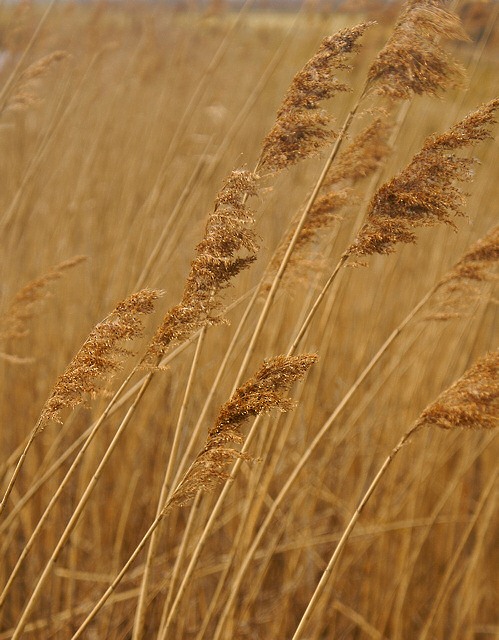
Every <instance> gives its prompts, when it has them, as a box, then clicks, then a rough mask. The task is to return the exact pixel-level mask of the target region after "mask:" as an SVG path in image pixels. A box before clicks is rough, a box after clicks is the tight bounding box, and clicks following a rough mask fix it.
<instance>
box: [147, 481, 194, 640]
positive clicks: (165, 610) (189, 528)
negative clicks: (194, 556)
mask: <svg viewBox="0 0 499 640" xmlns="http://www.w3.org/2000/svg"><path fill="white" fill-rule="evenodd" d="M202 495H203V493H202V491H198V493H197V494H196V497H195V498H194V502H193V503H192V507H191V512H190V514H189V519H188V520H187V524H186V526H185V531H184V535H183V536H182V542H181V544H180V548H179V550H178V551H177V553H176V555H175V564H174V566H173V570H172V574H171V576H170V584H169V586H168V594H167V596H166V600H165V604H164V606H163V611H162V614H161V621H160V623H159V630H158V640H163V638H164V636H163V634H162V629H163V627H164V625H165V622H166V616H167V613H168V609H169V607H170V603H171V601H172V598H173V590H174V588H175V584H176V582H177V578H178V574H179V571H180V567H181V565H182V562H183V561H184V558H185V554H186V551H187V541H188V540H189V537H190V534H191V531H192V526H193V524H194V522H195V517H196V515H197V510H198V506H199V503H200V501H201V496H202Z"/></svg>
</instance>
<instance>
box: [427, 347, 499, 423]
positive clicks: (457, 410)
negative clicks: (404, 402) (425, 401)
mask: <svg viewBox="0 0 499 640" xmlns="http://www.w3.org/2000/svg"><path fill="white" fill-rule="evenodd" d="M432 426H435V427H440V428H441V429H455V428H457V427H460V428H463V429H493V428H495V427H497V426H499V351H493V352H491V353H488V354H487V355H486V356H484V357H483V358H481V359H480V360H478V362H477V363H476V364H475V365H473V366H472V367H471V368H470V369H468V371H466V373H465V374H464V375H463V376H462V377H461V378H459V380H457V382H455V383H454V384H453V385H452V386H450V387H449V388H448V389H446V390H445V391H444V392H443V393H441V394H440V395H439V396H438V398H437V399H436V400H435V402H433V403H432V404H430V405H429V406H428V407H427V408H426V409H425V410H424V411H423V413H422V414H421V415H420V417H419V419H418V420H417V422H416V428H422V427H432Z"/></svg>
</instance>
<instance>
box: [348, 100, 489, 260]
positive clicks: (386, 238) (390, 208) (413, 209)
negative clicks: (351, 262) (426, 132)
mask: <svg viewBox="0 0 499 640" xmlns="http://www.w3.org/2000/svg"><path fill="white" fill-rule="evenodd" d="M498 107H499V99H497V98H496V99H494V100H491V101H490V102H487V103H485V104H483V105H482V106H481V107H479V108H478V109H477V110H476V111H474V112H472V113H470V114H469V115H467V116H466V117H465V118H464V119H463V120H461V121H460V122H458V123H457V124H455V125H454V126H453V127H451V128H450V129H449V130H448V131H446V132H445V133H442V134H440V135H436V134H435V135H432V136H429V137H428V138H427V139H426V141H425V143H424V145H423V148H422V149H421V151H420V152H419V153H417V154H416V155H415V156H414V157H413V159H412V161H411V163H410V164H409V165H408V166H407V167H406V168H405V169H404V170H403V171H401V172H400V173H399V174H398V175H396V176H395V177H394V178H392V179H391V180H390V181H389V182H387V183H385V184H384V185H383V186H381V187H380V188H379V189H378V190H377V191H376V193H375V194H374V196H373V198H372V200H371V203H370V205H369V210H368V214H367V221H366V223H365V224H364V225H363V226H362V228H361V229H360V231H359V233H358V234H357V237H356V238H355V240H354V242H353V243H352V244H351V245H350V247H349V248H348V249H347V252H346V255H349V256H351V255H353V256H365V255H372V254H374V253H379V254H390V253H393V252H394V251H395V245H396V244H398V243H400V242H402V243H412V244H414V243H415V242H416V235H415V233H414V231H413V229H415V228H417V227H430V226H435V225H438V224H447V225H449V226H451V227H452V228H454V229H455V228H456V225H455V222H454V220H453V218H454V217H455V216H459V215H463V211H462V205H463V203H464V202H465V195H464V193H463V192H462V190H461V189H460V188H459V187H458V186H456V184H455V182H457V181H459V182H469V181H471V179H472V176H473V173H472V168H473V166H474V165H475V164H476V162H477V161H476V159H474V158H460V157H457V156H456V155H454V153H448V152H454V151H456V150H459V149H465V148H467V147H471V146H473V145H474V144H476V143H478V142H480V141H482V140H485V139H487V138H491V134H490V132H489V127H490V126H491V125H492V124H494V123H495V122H496V120H495V119H494V113H495V111H496V109H497V108H498Z"/></svg>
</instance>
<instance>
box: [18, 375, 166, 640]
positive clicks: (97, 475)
mask: <svg viewBox="0 0 499 640" xmlns="http://www.w3.org/2000/svg"><path fill="white" fill-rule="evenodd" d="M153 374H154V372H151V373H149V374H148V375H147V376H146V377H145V379H144V382H143V383H142V386H141V388H140V390H139V392H138V394H137V396H136V398H135V400H134V402H133V404H132V405H131V406H130V407H129V409H128V411H127V413H126V415H125V417H124V419H123V421H122V422H121V424H120V426H119V428H118V430H117V431H116V433H115V435H114V437H113V439H112V441H111V443H110V445H109V446H108V448H107V450H106V452H105V454H104V456H103V457H102V459H101V461H100V463H99V466H98V467H97V469H96V471H95V473H94V475H93V476H92V479H91V480H90V482H89V483H88V485H87V488H86V489H85V491H84V493H83V495H82V497H81V498H80V501H79V502H78V504H77V506H76V508H75V510H74V511H73V514H72V515H71V518H70V520H69V522H68V524H67V525H66V528H65V529H64V532H63V533H62V535H61V537H60V539H59V542H58V543H57V545H56V547H55V549H54V551H53V552H52V555H51V556H50V559H49V561H48V562H47V564H46V566H45V568H44V570H43V572H42V574H41V576H40V578H39V579H38V582H37V583H36V586H35V589H34V591H33V593H32V594H31V597H30V598H29V600H28V602H27V604H26V606H25V608H24V611H23V613H22V615H21V618H20V620H19V622H18V623H17V626H16V628H15V631H14V635H13V636H12V640H18V638H20V637H21V634H22V633H23V630H24V627H25V625H26V623H27V621H28V617H29V615H30V614H31V612H32V610H33V607H34V606H35V604H36V602H37V600H38V598H39V596H40V595H41V592H42V589H43V587H44V585H45V582H46V581H47V578H48V577H49V575H50V573H51V572H52V568H53V567H54V565H55V563H56V562H57V559H58V558H59V555H60V553H61V551H62V549H63V548H64V546H65V544H66V542H67V541H68V539H69V536H70V535H71V532H72V531H73V529H74V527H75V526H76V524H77V522H78V520H79V518H80V515H81V513H82V512H83V509H84V508H85V506H86V504H87V502H88V500H89V499H90V496H91V494H92V491H93V489H94V488H95V485H96V484H97V482H98V480H99V478H100V475H101V473H102V470H103V468H104V466H105V464H106V463H107V461H108V460H109V458H110V457H111V454H112V453H113V451H114V449H115V447H116V445H117V444H118V441H119V439H120V436H121V435H122V433H123V432H124V430H125V428H126V427H127V426H128V423H129V422H130V419H131V417H132V415H133V414H134V412H135V409H136V407H137V405H138V403H139V401H140V399H141V398H142V396H143V394H144V393H145V391H146V389H147V387H148V386H149V383H150V382H151V380H152V378H153Z"/></svg>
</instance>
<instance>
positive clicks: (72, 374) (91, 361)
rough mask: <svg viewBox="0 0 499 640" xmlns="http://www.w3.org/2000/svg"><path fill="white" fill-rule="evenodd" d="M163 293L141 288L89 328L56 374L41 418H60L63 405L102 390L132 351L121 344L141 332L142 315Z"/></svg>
mask: <svg viewBox="0 0 499 640" xmlns="http://www.w3.org/2000/svg"><path fill="white" fill-rule="evenodd" d="M161 295H162V291H160V290H158V289H143V290H142V291H139V292H137V293H133V294H131V295H130V296H128V297H127V298H125V300H122V301H121V302H120V303H119V304H118V305H117V306H116V308H115V309H114V310H113V311H112V312H111V313H110V314H109V315H108V316H106V318H104V320H102V321H101V322H99V323H98V324H97V325H96V326H95V327H94V329H93V330H92V331H91V333H90V335H89V336H88V338H87V339H86V340H85V342H84V344H83V346H82V347H81V349H80V350H79V351H78V353H77V354H76V355H75V357H74V358H73V359H72V361H71V362H70V364H69V366H68V367H67V369H66V371H65V372H64V373H63V374H62V375H61V376H60V377H59V379H58V380H57V382H56V384H55V385H54V388H53V389H52V393H51V394H50V397H49V398H48V400H47V401H46V403H45V405H44V407H43V409H42V413H41V422H42V423H43V422H44V421H46V420H55V421H57V422H60V421H61V416H60V413H61V411H62V410H63V409H65V408H74V407H76V406H77V405H79V404H83V405H85V404H86V403H87V398H88V397H91V398H95V397H96V396H97V395H99V394H102V393H104V392H105V385H106V384H107V383H108V382H109V380H110V378H111V377H112V376H113V374H115V373H116V372H117V371H119V370H120V369H121V368H122V366H123V363H124V360H125V359H126V358H127V357H129V356H131V355H133V352H132V351H131V350H130V349H127V348H125V347H123V346H122V343H123V342H127V341H130V340H133V339H135V338H138V337H140V336H141V335H142V332H143V329H144V325H143V323H142V320H141V319H140V316H141V315H144V314H150V313H152V312H153V311H154V302H155V301H156V300H157V299H158V298H159V297H160V296H161Z"/></svg>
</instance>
